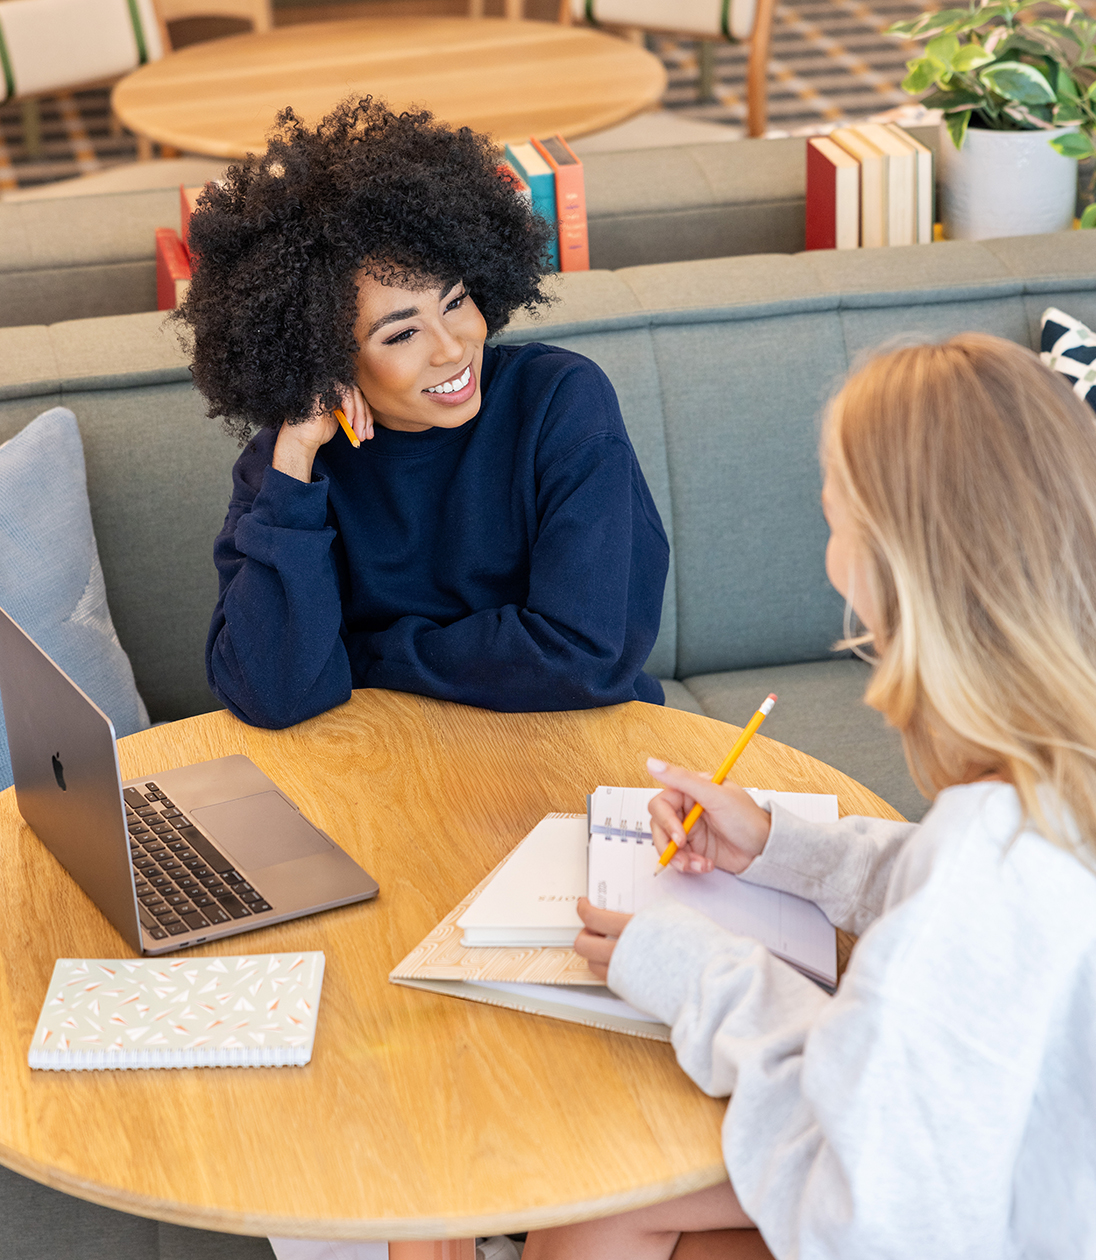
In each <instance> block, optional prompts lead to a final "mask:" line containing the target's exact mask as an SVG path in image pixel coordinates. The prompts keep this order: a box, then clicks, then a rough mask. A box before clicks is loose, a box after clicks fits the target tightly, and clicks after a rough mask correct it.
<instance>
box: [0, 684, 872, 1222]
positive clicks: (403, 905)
mask: <svg viewBox="0 0 1096 1260" xmlns="http://www.w3.org/2000/svg"><path fill="white" fill-rule="evenodd" d="M736 735H737V728H734V727H730V726H727V725H725V724H723V723H721V722H716V721H712V720H710V719H708V718H702V717H697V716H695V715H693V714H689V713H682V712H679V711H676V710H672V709H663V708H660V707H658V706H656V705H648V704H641V703H638V702H636V703H633V704H627V705H618V706H616V707H614V708H608V709H594V710H590V711H586V712H577V713H532V714H502V713H490V712H486V711H484V710H480V709H472V708H466V707H463V706H461V705H456V704H447V703H442V702H438V701H433V700H427V699H423V698H421V697H418V696H411V695H403V694H400V693H396V692H385V691H359V692H355V693H354V696H353V698H352V699H351V700H350V702H349V703H347V704H345V705H343V706H342V707H341V708H339V709H336V710H334V711H333V712H331V713H327V714H325V715H323V716H322V717H318V718H315V719H313V720H312V721H309V722H305V723H303V724H301V725H300V726H296V727H293V728H291V729H289V730H285V731H265V730H258V729H256V728H253V727H249V726H245V725H244V724H243V723H241V722H238V721H236V720H235V719H234V718H232V717H231V716H229V715H228V714H227V713H224V712H221V713H214V714H207V715H205V716H203V717H196V718H189V719H187V720H186V721H182V722H176V723H174V724H171V725H167V726H161V727H157V728H155V729H153V730H149V731H145V732H143V733H142V734H139V735H133V736H130V737H129V738H127V739H124V740H122V741H121V743H120V745H119V752H120V757H121V767H122V775H123V777H124V778H131V777H136V776H138V775H140V776H142V777H143V776H144V775H153V774H155V773H156V772H157V771H160V770H163V769H166V768H168V767H171V766H174V765H183V764H186V763H189V762H193V761H201V760H203V759H205V758H209V757H219V756H223V755H226V754H229V753H237V752H240V753H246V754H247V755H248V756H250V757H251V758H252V759H253V760H254V761H255V762H256V763H257V764H258V765H259V766H260V767H261V768H262V769H263V770H265V771H266V773H267V774H269V775H270V776H271V777H272V778H274V779H275V780H276V781H277V782H278V783H279V784H280V785H281V786H282V787H283V788H285V789H286V790H287V791H288V792H289V794H290V795H291V796H292V797H293V798H294V799H295V800H296V801H297V802H298V804H299V805H300V806H301V808H302V809H303V810H304V812H305V813H306V814H307V815H308V816H310V817H311V818H313V819H314V820H315V821H316V822H317V823H318V824H319V825H320V826H322V827H323V828H325V829H326V830H327V831H328V832H329V833H330V834H331V835H332V836H333V837H334V838H335V839H336V840H337V841H338V842H339V843H340V844H341V845H342V846H343V847H344V848H345V849H346V850H347V851H348V852H349V853H350V854H351V855H352V856H353V857H355V858H356V859H357V860H358V861H359V862H360V863H361V864H362V865H363V866H364V867H365V868H366V870H368V871H369V872H370V873H371V874H372V875H373V876H375V877H376V879H377V880H378V881H379V883H380V888H381V892H380V896H379V897H378V898H377V899H376V900H374V901H371V902H366V903H363V904H359V905H355V906H350V907H346V908H343V909H339V910H333V911H328V912H327V913H324V914H319V915H314V916H312V917H310V918H305V919H298V920H296V921H295V922H293V923H286V924H280V925H277V926H275V927H271V928H267V929H265V930H261V931H258V932H255V933H253V934H250V935H248V936H244V937H234V938H231V939H229V940H226V941H222V942H219V943H216V944H211V945H205V946H201V947H199V950H198V952H200V953H203V954H241V953H246V952H248V951H253V952H261V953H276V952H281V951H290V950H317V949H318V950H323V951H324V953H325V954H326V958H327V968H326V975H325V979H324V988H323V1000H322V1003H321V1007H320V1017H319V1028H318V1032H317V1036H316V1044H315V1051H314V1055H313V1059H312V1062H311V1063H310V1064H309V1065H308V1066H307V1067H303V1068H248V1069H243V1068H212V1069H200V1070H193V1071H171V1070H160V1071H102V1072H68V1073H66V1072H57V1073H55V1072H32V1071H30V1069H29V1068H28V1066H27V1047H28V1045H29V1043H30V1039H31V1035H32V1033H33V1031H34V1026H35V1023H36V1021H37V1018H38V1012H39V1009H40V1007H41V1005H42V1000H43V997H44V995H45V992H46V986H47V983H48V981H49V978H50V975H51V973H52V970H53V964H54V960H55V959H57V958H71V957H91V958H96V957H98V958H117V957H127V956H129V950H128V949H127V948H126V946H125V945H124V943H123V941H122V940H121V938H120V937H119V936H118V935H117V934H116V933H115V931H114V929H113V928H112V927H111V926H110V925H109V924H108V922H107V921H106V919H105V918H104V917H103V916H102V915H101V914H100V913H99V911H98V910H97V909H96V908H95V906H94V905H93V904H92V903H91V902H90V901H89V900H88V899H87V898H86V897H85V896H84V894H83V893H82V892H81V891H80V889H79V888H78V887H77V886H76V884H75V883H74V882H73V881H72V880H71V879H70V878H69V877H68V875H67V874H66V873H65V872H64V870H63V869H62V868H61V867H60V866H59V864H58V863H57V862H56V861H55V860H54V858H53V857H52V856H51V854H50V853H49V852H48V851H47V850H46V849H45V847H44V846H43V845H42V844H40V843H39V841H38V840H37V838H36V837H35V835H34V833H33V832H32V831H31V830H30V829H29V828H28V827H27V826H26V825H25V824H24V823H23V821H22V819H21V818H20V816H19V814H18V811H17V809H16V804H15V793H14V790H12V789H9V790H8V791H6V792H4V793H0V1163H2V1164H5V1165H7V1166H8V1167H9V1168H12V1169H14V1170H15V1171H16V1172H19V1173H23V1174H25V1175H26V1176H28V1177H32V1178H34V1179H35V1180H37V1181H41V1182H44V1183H46V1184H47V1185H50V1186H55V1187H57V1188H58V1189H60V1190H64V1191H67V1192H69V1193H70V1194H74V1195H77V1196H79V1197H81V1198H84V1199H90V1200H91V1201H93V1202H95V1203H101V1204H105V1205H107V1206H109V1207H114V1208H120V1209H122V1210H124V1211H127V1212H133V1213H136V1214H137V1215H141V1216H151V1217H157V1218H159V1219H162V1220H167V1221H173V1222H176V1223H178V1224H182V1225H194V1226H199V1227H203V1228H206V1229H216V1230H226V1231H229V1232H233V1233H241V1234H272V1235H275V1236H279V1235H281V1236H297V1237H314V1238H361V1239H369V1238H377V1239H391V1240H401V1239H404V1240H406V1239H438V1238H453V1239H460V1238H469V1237H471V1236H473V1235H490V1234H497V1233H503V1232H514V1231H518V1230H523V1229H528V1228H533V1227H536V1226H544V1225H552V1224H560V1223H564V1222H568V1221H576V1220H583V1219H587V1218H591V1217H596V1216H603V1215H608V1214H609V1213H613V1212H619V1211H622V1210H625V1209H627V1208H631V1207H638V1206H641V1205H643V1204H648V1203H653V1202H657V1201H659V1200H662V1199H667V1198H671V1197H674V1196H676V1195H681V1194H684V1193H687V1192H688V1191H691V1190H697V1189H700V1188H703V1187H705V1186H709V1185H714V1184H716V1183H718V1182H720V1181H721V1180H723V1179H724V1178H725V1176H726V1172H725V1170H724V1167H723V1161H722V1158H721V1155H720V1144H719V1131H720V1122H721V1121H722V1118H723V1111H724V1104H723V1103H722V1102H720V1101H718V1100H715V1099H712V1098H707V1097H705V1096H704V1095H703V1094H702V1093H701V1092H700V1090H699V1089H697V1088H696V1087H695V1086H694V1085H693V1084H692V1082H691V1081H690V1080H689V1079H688V1078H687V1077H686V1076H685V1074H684V1073H683V1072H682V1071H680V1069H679V1068H678V1066H677V1064H676V1062H675V1059H674V1054H673V1050H672V1049H671V1047H670V1046H668V1045H666V1044H662V1043H658V1042H653V1041H643V1040H639V1039H635V1038H631V1037H626V1036H622V1035H618V1034H613V1033H606V1032H601V1031H598V1030H597V1029H593V1028H586V1027H583V1026H580V1025H575V1024H568V1023H562V1022H559V1021H556V1020H553V1019H546V1018H538V1017H535V1016H530V1015H524V1014H520V1013H518V1012H515V1011H508V1010H502V1009H499V1008H497V1007H493V1006H488V1005H483V1004H481V1003H474V1002H465V1001H461V1000H459V999H457V998H452V997H441V996H438V995H435V994H431V993H424V992H420V991H417V990H413V989H408V988H403V987H399V986H396V985H392V984H389V982H388V979H387V977H388V973H389V971H390V970H391V969H392V967H394V966H395V964H396V963H397V962H399V961H400V960H401V959H402V958H403V957H404V956H405V955H406V954H407V953H408V952H409V951H410V950H411V949H412V948H413V947H414V946H415V945H416V944H417V943H418V942H419V941H420V940H421V939H422V937H424V936H425V935H426V933H427V932H428V931H429V930H430V929H431V928H432V927H433V926H434V925H435V924H436V923H437V922H438V920H439V919H441V918H442V917H443V916H444V915H445V914H446V913H447V912H448V911H449V910H450V909H452V907H453V906H454V905H455V904H456V903H457V901H459V900H460V898H461V897H462V896H463V895H464V894H465V893H466V892H468V891H469V889H471V888H473V887H474V886H475V885H476V884H477V883H478V882H479V881H480V880H481V879H482V878H483V877H484V875H485V874H486V873H487V872H488V871H490V870H491V868H492V867H493V866H494V865H495V864H496V863H497V862H498V861H499V860H500V859H501V858H502V857H503V856H504V855H505V854H506V853H507V852H508V851H509V850H510V849H511V848H512V847H513V846H514V845H515V844H516V843H517V841H518V840H520V839H521V837H522V836H524V835H525V834H526V833H527V832H528V831H529V830H530V829H531V828H532V827H533V825H534V824H535V823H536V822H537V821H538V820H539V819H540V818H541V817H543V815H544V814H546V813H549V812H551V811H553V810H565V811H571V812H578V811H581V810H584V809H585V794H586V792H587V791H590V790H592V789H593V788H594V787H596V786H597V785H598V784H599V783H610V784H621V785H624V786H628V785H637V786H638V785H647V786H649V785H650V779H649V777H648V775H647V773H646V771H645V769H644V762H645V759H646V757H647V756H648V755H649V754H657V755H658V756H660V757H666V758H669V759H671V760H674V761H676V762H679V763H682V764H685V765H689V766H696V767H711V766H715V765H718V763H719V762H720V761H721V760H722V759H723V756H724V755H725V754H726V751H727V749H728V748H729V747H730V745H731V744H732V742H733V740H734V738H735V736H736ZM734 778H735V779H736V780H737V781H738V782H739V783H742V784H745V785H749V786H758V787H771V788H778V789H785V790H790V791H825V792H836V793H837V796H838V800H839V804H840V808H841V811H842V812H843V813H871V814H878V815H880V816H883V817H892V818H893V817H897V815H896V814H895V813H894V811H893V810H891V809H890V808H889V807H888V806H887V805H885V804H884V803H883V802H882V801H881V800H879V799H878V798H877V797H876V796H874V795H873V794H872V793H871V792H869V791H868V790H867V789H866V788H863V787H861V786H860V785H858V784H857V783H855V782H854V781H853V780H851V779H849V778H847V777H846V776H845V775H843V774H841V773H839V772H838V771H836V770H833V769H830V768H829V767H828V766H825V765H823V764H822V763H820V762H817V761H814V760H812V759H811V758H810V757H807V756H805V755H803V754H802V753H798V752H795V751H793V750H791V749H789V748H786V747H784V746H783V745H781V744H777V743H774V742H773V741H771V740H767V739H765V738H764V737H763V736H757V737H756V738H755V739H754V740H753V742H752V743H751V744H750V746H749V747H748V748H747V749H746V751H745V752H744V753H743V755H742V757H741V759H740V761H739V762H738V765H737V766H736V767H735V771H734Z"/></svg>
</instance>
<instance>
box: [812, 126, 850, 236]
mask: <svg viewBox="0 0 1096 1260" xmlns="http://www.w3.org/2000/svg"><path fill="white" fill-rule="evenodd" d="M859 244H860V163H859V162H858V161H857V160H856V158H854V157H853V156H852V154H851V153H846V152H845V150H844V149H842V148H841V146H840V145H838V144H834V142H833V141H832V140H827V139H826V137H825V136H819V137H817V138H816V139H814V140H808V141H807V233H806V248H807V249H856V248H857V246H858V245H859Z"/></svg>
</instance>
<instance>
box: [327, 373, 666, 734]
mask: <svg viewBox="0 0 1096 1260" xmlns="http://www.w3.org/2000/svg"><path fill="white" fill-rule="evenodd" d="M568 408H574V409H576V410H579V409H585V410H586V411H587V412H590V411H593V412H594V415H595V417H596V418H597V419H598V420H600V418H601V417H605V420H606V423H605V424H604V426H602V425H601V424H600V423H598V424H597V425H596V426H589V425H588V426H587V428H588V429H589V428H590V427H595V431H594V432H593V433H590V434H589V435H588V436H584V437H583V438H582V439H581V440H579V441H577V442H574V443H573V444H571V445H570V446H568V447H566V448H565V449H561V450H559V451H558V452H557V451H555V450H554V449H552V450H551V454H550V456H549V459H550V462H546V463H545V466H544V467H542V468H539V469H538V484H537V487H536V514H537V530H536V536H535V539H534V542H533V545H532V549H531V554H530V562H529V587H528V596H527V598H526V600H525V603H524V605H517V604H511V605H507V606H504V607H499V608H488V609H483V610H480V611H477V612H473V613H471V614H470V615H468V616H466V617H463V618H460V619H458V620H456V621H454V622H451V623H450V624H448V625H439V624H437V623H436V622H433V621H430V620H428V619H427V618H425V617H421V616H406V617H402V618H400V619H399V620H398V621H396V622H395V623H394V624H393V625H391V626H390V627H388V628H387V629H385V630H382V631H377V632H374V633H371V634H366V635H361V636H356V642H355V643H353V644H352V645H351V659H352V661H353V664H354V667H355V674H356V675H357V676H364V677H365V678H366V680H367V684H368V685H369V686H371V687H389V688H393V689H395V690H398V691H414V692H418V693H419V694H422V695H428V696H433V697H435V698H436V699H439V700H456V701H459V702H461V703H463V704H473V705H479V706H481V707H483V708H489V709H496V710H501V711H503V712H522V711H548V710H563V709H586V708H593V707H596V706H599V705H609V704H617V703H621V702H623V701H627V700H635V699H640V700H648V701H652V702H654V703H662V698H663V697H662V688H661V686H660V685H659V683H658V682H657V681H656V680H655V679H653V678H649V677H647V676H646V675H645V674H643V672H642V670H643V665H644V663H645V661H646V660H647V657H648V655H649V654H650V652H651V649H652V647H653V646H654V642H655V638H656V636H657V634H658V626H659V620H660V618H661V614H662V594H663V587H664V585H665V581H666V573H667V569H668V566H669V545H668V543H667V541H666V535H665V532H664V531H663V529H662V523H661V521H660V520H659V517H658V512H657V510H656V508H655V506H654V502H653V500H652V499H651V495H650V492H649V490H648V489H647V486H646V483H645V482H644V480H643V477H642V474H641V473H640V470H639V465H638V462H637V460H636V457H635V454H634V452H633V450H632V448H631V445H630V444H629V442H628V441H627V438H626V436H625V435H624V429H623V423H622V421H620V412H619V407H618V405H617V401H616V396H615V394H613V391H612V387H611V386H610V385H609V382H608V380H606V379H605V378H604V376H603V375H602V374H601V373H600V372H598V373H596V374H594V373H590V372H584V373H580V372H570V373H568V374H565V375H564V377H563V380H562V381H561V382H560V383H559V385H558V387H557V389H556V391H555V394H554V397H553V398H552V401H551V404H550V406H549V409H548V417H547V420H546V421H545V426H544V427H545V428H546V429H549V430H550V429H551V428H552V427H553V426H552V420H553V416H554V415H558V414H559V413H560V412H561V411H566V409H568ZM613 422H615V423H613ZM560 428H561V429H563V428H566V426H565V425H561V426H560ZM598 429H600V430H601V431H597V430H598ZM614 429H615V430H616V431H613V430H614ZM548 445H549V447H551V438H549V441H548Z"/></svg>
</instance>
